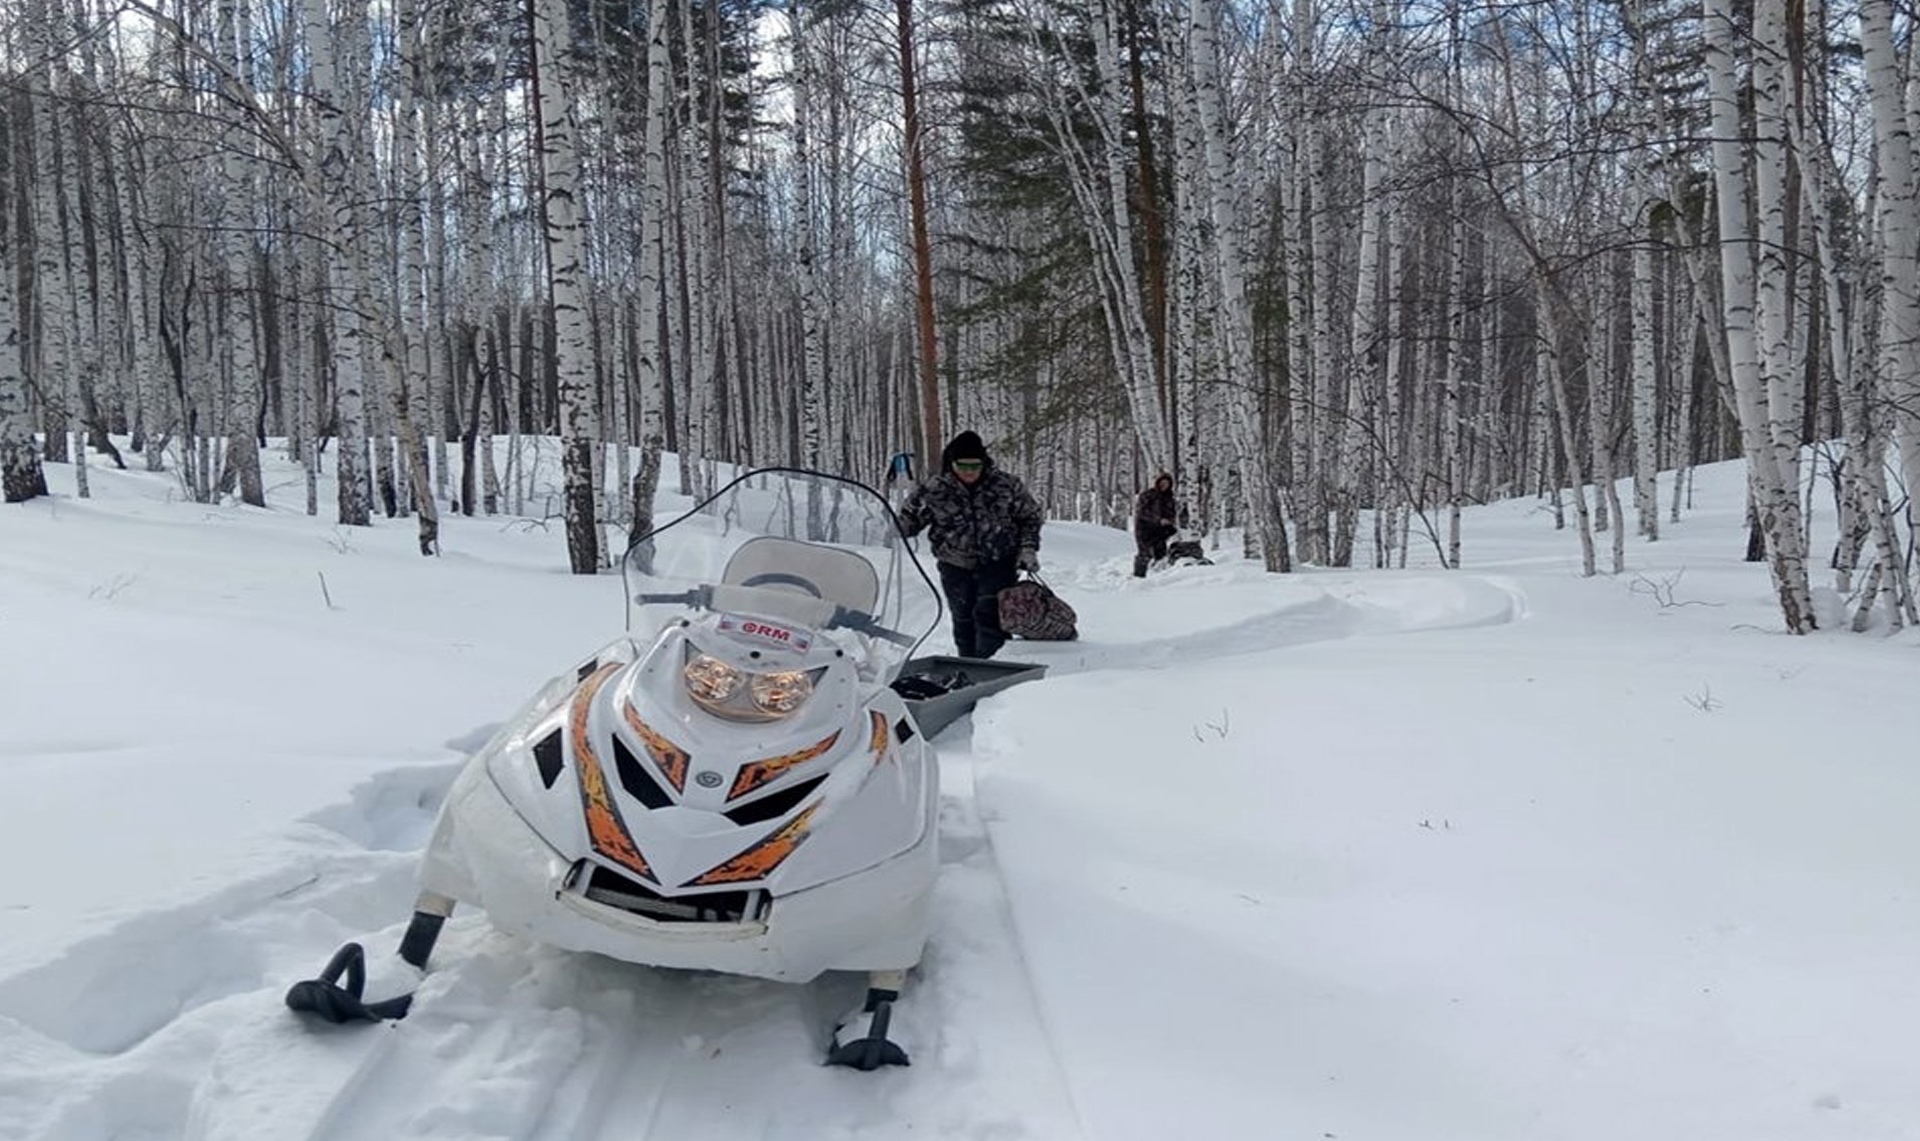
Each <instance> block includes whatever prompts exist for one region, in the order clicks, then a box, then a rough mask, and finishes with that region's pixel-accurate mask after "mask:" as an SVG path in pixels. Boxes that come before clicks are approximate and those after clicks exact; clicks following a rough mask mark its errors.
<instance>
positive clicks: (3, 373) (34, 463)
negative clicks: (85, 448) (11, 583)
mask: <svg viewBox="0 0 1920 1141" xmlns="http://www.w3.org/2000/svg"><path fill="white" fill-rule="evenodd" d="M11 176H12V164H11V163H8V164H4V165H0V202H10V201H12V200H13V195H12V189H13V188H12V187H11V186H9V185H7V184H8V183H9V182H10V181H11V180H12V177H11ZM8 228H9V227H8V225H7V222H6V221H5V220H4V219H0V493H3V494H4V498H5V501H6V502H8V503H21V502H24V501H26V500H29V499H33V498H35V497H37V496H41V495H45V494H47V476H46V472H45V471H43V470H42V469H41V467H40V453H39V451H38V450H37V449H36V448H35V446H34V438H33V409H32V404H31V400H30V393H29V391H28V389H27V378H26V374H25V373H24V372H23V371H22V369H21V361H20V314H19V311H18V310H17V309H15V307H14V296H13V283H14V281H15V277H14V265H13V258H12V257H11V256H10V255H11V254H12V251H13V250H14V249H17V248H18V244H17V242H13V241H8V240H7V238H8V234H7V230H8Z"/></svg>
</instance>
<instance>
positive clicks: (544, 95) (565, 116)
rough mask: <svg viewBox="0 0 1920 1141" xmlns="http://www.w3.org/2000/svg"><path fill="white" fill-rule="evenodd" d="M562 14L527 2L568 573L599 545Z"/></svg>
mask: <svg viewBox="0 0 1920 1141" xmlns="http://www.w3.org/2000/svg"><path fill="white" fill-rule="evenodd" d="M568 19H569V16H568V11H567V6H566V4H565V3H563V2H562V0H533V25H534V51H535V55H536V59H537V63H536V64H535V67H534V79H535V83H536V84H537V85H538V102H537V105H538V108H539V115H540V128H541V131H540V159H541V167H542V174H543V175H544V178H545V183H546V192H545V196H544V201H543V206H544V222H543V238H544V241H545V244H546V250H547V287H548V290H549V295H550V296H551V298H552V303H553V322H554V349H553V352H554V358H555V359H554V365H555V371H556V373H557V375H558V377H559V400H560V439H561V449H562V453H561V464H562V470H563V479H564V483H565V500H566V530H567V557H568V561H569V563H570V565H571V567H572V570H573V573H574V574H594V573H596V572H598V570H599V567H600V546H599V532H598V527H597V520H596V519H595V515H594V496H593V487H594V479H593V476H594V472H593V436H592V424H593V387H592V376H591V371H590V368H589V365H590V364H591V359H590V356H589V352H590V350H589V346H588V343H587V340H588V328H587V282H586V241H585V238H584V235H583V233H582V230H581V227H582V225H583V218H582V211H581V208H580V199H579V191H580V163H579V154H578V151H577V146H576V138H575V133H574V119H573V106H574V102H575V100H574V97H573V92H572V71H573V35H572V30H571V28H570V27H569V26H568Z"/></svg>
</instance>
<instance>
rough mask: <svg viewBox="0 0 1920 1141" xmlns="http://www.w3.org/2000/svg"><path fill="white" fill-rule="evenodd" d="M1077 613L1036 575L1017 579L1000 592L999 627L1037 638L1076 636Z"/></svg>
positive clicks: (1068, 638)
mask: <svg viewBox="0 0 1920 1141" xmlns="http://www.w3.org/2000/svg"><path fill="white" fill-rule="evenodd" d="M1078 619H1079V616H1078V615H1076V614H1075V613H1074V612H1073V607H1071V606H1069V605H1067V600H1066V599H1064V598H1061V597H1060V596H1059V595H1057V594H1055V593H1054V592H1053V589H1052V588H1051V587H1049V586H1048V585H1047V584H1046V583H1044V582H1041V581H1040V580H1039V578H1037V577H1028V578H1024V579H1021V580H1020V581H1019V582H1016V583H1014V584H1013V585H1012V586H1009V587H1007V588H1006V589H1005V590H1002V591H1001V592H1000V628H1001V629H1002V630H1005V631H1006V632H1007V633H1008V634H1010V635H1013V636H1015V637H1020V638H1031V639H1033V640H1034V641H1037V642H1071V641H1073V640H1074V639H1075V638H1078V637H1079V636H1080V631H1079V630H1078V629H1077V628H1076V627H1075V625H1074V624H1075V622H1076V621H1078Z"/></svg>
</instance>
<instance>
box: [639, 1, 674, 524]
mask: <svg viewBox="0 0 1920 1141" xmlns="http://www.w3.org/2000/svg"><path fill="white" fill-rule="evenodd" d="M668 27H669V17H668V13H667V0H657V2H656V3H654V4H653V6H652V7H651V8H650V9H649V10H648V13H647V123H646V153H645V155H644V156H643V158H642V162H643V163H644V171H643V174H642V178H643V182H642V191H643V197H642V201H641V205H640V209H641V215H640V290H639V298H638V301H637V305H638V308H639V315H638V317H637V318H636V320H637V321H638V322H639V328H638V330H637V334H636V339H637V341H638V343H639V352H638V354H637V356H638V359H637V360H636V362H635V366H636V368H637V370H638V373H639V378H640V467H639V469H638V470H637V471H636V472H635V473H634V477H633V537H632V541H633V542H636V543H637V542H639V540H640V539H641V537H643V536H645V535H647V534H649V533H651V532H652V531H653V499H654V494H655V492H657V491H658V490H659V486H660V460H661V454H660V453H661V451H662V450H663V449H664V446H665V440H664V433H663V431H662V423H663V419H664V411H663V409H664V398H665V397H664V393H665V384H664V383H663V379H662V370H661V361H660V303H661V290H660V278H661V271H662V268H663V267H662V260H663V258H664V257H665V238H666V223H665V212H666V206H667V201H668V199H667V149H666V148H667V112H668V108H667V90H668V85H669V84H670V83H671V82H672V78H673V77H672V72H671V68H672V60H671V57H670V53H669V52H668V40H667V30H668Z"/></svg>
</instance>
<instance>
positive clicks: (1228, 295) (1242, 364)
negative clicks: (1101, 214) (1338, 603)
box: [1187, 0, 1292, 571]
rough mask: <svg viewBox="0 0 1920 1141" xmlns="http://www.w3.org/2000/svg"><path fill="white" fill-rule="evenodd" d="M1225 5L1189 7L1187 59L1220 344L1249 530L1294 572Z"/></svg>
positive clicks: (1203, 0) (1215, 1) (1196, 0)
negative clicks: (1266, 423)
mask: <svg viewBox="0 0 1920 1141" xmlns="http://www.w3.org/2000/svg"><path fill="white" fill-rule="evenodd" d="M1219 4H1220V0H1192V4H1191V6H1190V8H1189V12H1190V13H1191V16H1192V18H1191V20H1190V21H1189V24H1188V34H1189V36H1190V37H1191V38H1190V40H1189V43H1188V53H1187V54H1188V61H1189V66H1190V67H1191V69H1192V82H1193V95H1194V104H1195V109H1196V111H1197V112H1198V116H1199V120H1200V129H1201V133H1202V137H1203V139H1204V148H1205V157H1206V178H1205V185H1206V187H1207V190H1208V194H1209V197H1210V206H1211V214H1212V219H1213V251H1214V267H1213V268H1214V272H1215V273H1216V274H1217V275H1218V279H1219V289H1220V310H1219V313H1218V317H1217V319H1218V321H1219V322H1220V330H1221V340H1222V343H1223V344H1224V345H1225V349H1226V351H1225V352H1224V353H1223V354H1222V355H1223V362H1222V363H1223V364H1224V366H1225V368H1224V376H1223V377H1222V379H1223V381H1224V382H1225V383H1224V388H1223V389H1222V395H1223V397H1224V399H1223V401H1222V405H1223V407H1224V411H1225V413H1226V420H1227V428H1228V431H1229V433H1230V438H1231V441H1232V445H1233V455H1234V461H1235V467H1236V468H1237V469H1238V470H1239V472H1240V481H1241V489H1242V494H1243V496H1244V497H1245V499H1246V506H1247V522H1248V526H1249V529H1250V530H1251V531H1252V532H1253V533H1254V534H1255V535H1256V536H1257V539H1258V542H1259V546H1260V553H1261V556H1262V560H1263V561H1264V562H1265V564H1266V568H1267V569H1268V570H1269V571H1286V570H1291V569H1292V556H1291V553H1290V552H1289V551H1288V550H1287V541H1286V528H1285V525H1284V524H1283V522H1282V520H1281V517H1280V487H1279V483H1278V481H1277V480H1276V479H1275V478H1274V474H1273V471H1272V464H1271V463H1270V462H1269V460H1268V457H1269V455H1270V454H1271V451H1270V449H1269V448H1268V447H1267V441H1266V438H1265V435H1266V434H1265V432H1264V430H1263V428H1262V425H1261V423H1260V413H1259V406H1258V405H1257V404H1256V403H1255V400H1254V393H1255V391H1256V389H1257V388H1258V387H1259V386H1260V378H1259V376H1258V374H1257V371H1256V369H1255V367H1254V355H1253V301H1252V299H1251V298H1250V297H1249V296H1248V295H1247V266H1246V250H1245V245H1244V243H1243V241H1242V237H1241V235H1242V233H1243V230H1244V226H1243V224H1242V222H1241V219H1240V215H1239V201H1238V200H1239V194H1238V192H1237V186H1238V172H1237V171H1236V170H1235V169H1234V165H1233V161H1232V158H1231V155H1230V149H1231V148H1230V142H1229V139H1228V131H1227V122H1226V119H1227V115H1226V107H1225V101H1224V94H1223V91H1222V85H1221V79H1220V62H1219V44H1218V21H1219Z"/></svg>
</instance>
